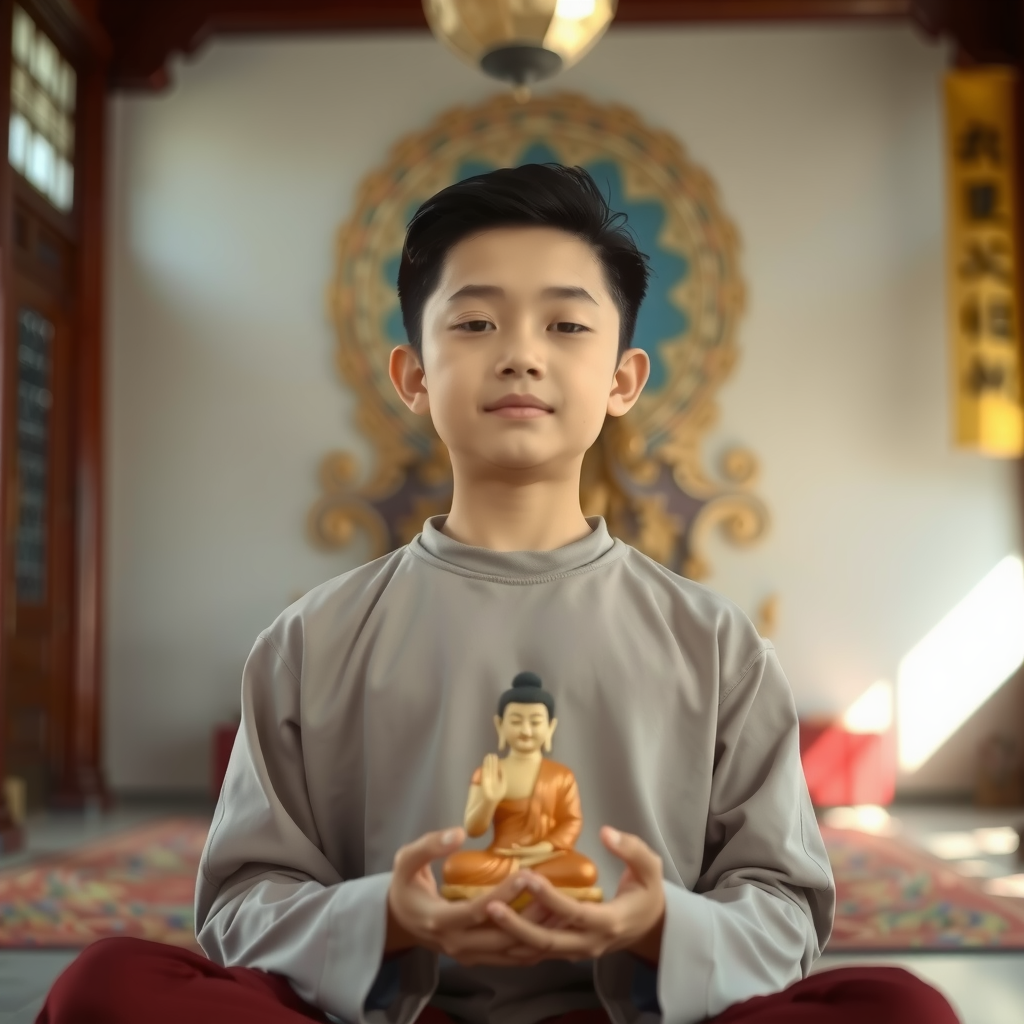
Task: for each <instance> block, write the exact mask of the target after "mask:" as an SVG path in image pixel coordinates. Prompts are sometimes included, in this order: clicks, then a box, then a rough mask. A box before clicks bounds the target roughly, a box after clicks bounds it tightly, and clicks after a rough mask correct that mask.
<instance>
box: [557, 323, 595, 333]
mask: <svg viewBox="0 0 1024 1024" xmlns="http://www.w3.org/2000/svg"><path fill="white" fill-rule="evenodd" d="M552 326H553V327H554V329H555V330H556V331H558V333H559V334H582V333H583V332H584V331H589V330H590V328H589V327H584V326H583V324H574V323H573V322H572V321H570V320H560V321H559V322H558V323H556V324H552Z"/></svg>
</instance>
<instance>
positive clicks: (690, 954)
mask: <svg viewBox="0 0 1024 1024" xmlns="http://www.w3.org/2000/svg"><path fill="white" fill-rule="evenodd" d="M646 283H647V265H646V261H645V258H644V257H643V256H642V255H641V254H640V253H639V252H638V251H637V248H636V246H635V244H634V242H633V241H632V239H631V237H630V236H629V235H628V234H627V233H626V232H625V231H624V230H622V228H621V227H619V226H618V221H617V219H616V217H615V216H614V215H613V214H612V213H611V212H610V211H609V209H608V207H607V205H606V203H605V201H604V199H603V198H602V196H601V193H600V191H599V189H598V188H597V186H596V185H595V184H594V182H593V181H592V180H591V179H590V178H589V176H588V175H587V174H586V173H585V172H584V171H582V170H580V169H569V168H564V167H555V166H538V165H531V166H526V167H521V168H518V169H515V170H501V171H495V172H494V173H492V174H487V175H482V176H479V177H476V178H470V179H468V180H466V181H464V182H461V183H459V184H457V185H453V186H451V187H450V188H447V189H445V190H444V191H442V192H440V193H439V194H438V195H436V196H434V197H433V198H432V199H430V200H429V201H428V202H426V203H425V204H424V205H423V206H422V207H421V208H420V210H419V212H418V213H417V214H416V216H415V217H414V218H413V220H412V222H411V224H410V226H409V230H408V235H407V238H406V244H405V249H404V252H403V257H402V265H401V270H400V273H399V294H400V298H401V304H402V313H403V317H404V320H405V326H406V331H407V333H408V338H409V344H408V345H403V346H400V347H399V348H397V349H395V350H394V352H393V353H392V356H391V378H392V380H393V382H394V385H395V387H396V388H397V389H398V392H399V393H400V395H401V396H402V398H403V400H404V401H405V402H406V404H407V405H408V406H409V408H410V409H411V410H413V412H415V413H418V414H421V415H429V416H430V417H431V418H432V420H433V423H434V425H435V427H436V429H437V432H438V434H439V435H440V437H441V439H442V440H443V441H444V443H445V444H446V445H447V447H448V450H449V452H450V453H451V461H452V469H453V472H454V482H455V483H454V494H453V498H452V508H451V512H450V513H449V514H448V515H447V516H439V517H436V518H434V519H430V520H428V521H427V522H426V523H425V524H424V527H423V532H422V533H421V534H420V535H419V536H417V537H416V538H415V539H414V540H413V541H412V543H411V544H409V545H408V546H407V547H404V548H402V549H400V550H398V551H395V552H393V553H391V554H389V555H386V556H385V557H383V558H380V559H377V560H376V561H374V562H371V563H369V564H368V565H364V566H362V567H360V568H358V569H355V570H353V571H351V572H349V573H346V574H345V575H343V576H341V577H339V578H337V579H335V580H332V581H330V582H329V583H326V584H324V585H323V586H321V587H319V588H317V589H316V590H314V591H312V592H311V593H310V594H308V595H307V596H306V597H304V598H302V600H300V601H298V602H297V603H296V604H294V605H292V606H291V607H290V608H288V609H287V610H286V611H285V612H284V613H283V614H282V615H281V616H280V617H279V618H278V620H277V621H276V622H275V623H274V625H272V626H271V627H270V628H269V629H268V630H266V631H265V632H264V633H263V634H262V635H261V636H260V638H259V639H258V640H257V642H256V646H255V647H254V649H253V651H252V654H251V655H250V657H249V660H248V662H247V663H246V666H245V672H244V676H243V682H242V726H241V730H240V732H239V735H238V740H237V741H236V744H235V749H234V752H233V754H232V757H231V764H230V768H229V770H228V775H227V780H226V782H225V785H224V789H223V792H222V794H221V798H220V803H219V805H218V808H217V812H216V815H215V818H214V822H213V826H212V829H211V832H210V837H209V840H208V841H207V845H206V850H205V852H204V855H203V860H202V865H201V870H200V875H199V882H198V888H197V892H196V918H197V929H198V938H199V942H200V944H201V945H202V947H203V949H204V950H205V951H206V953H207V955H208V957H209V958H210V959H209V960H204V959H202V958H201V957H198V956H197V955H196V954H193V953H190V952H188V951H184V950H177V949H173V948H171V947H167V946H159V945H156V944H153V943H144V942H141V941H139V940H131V939H122V940H108V941H107V942H104V943H98V944H97V945H95V946H93V947H91V948H90V949H89V950H87V951H86V952H85V953H84V954H83V955H82V956H81V957H80V958H79V960H78V961H77V962H76V963H75V965H73V966H72V967H71V968H70V969H69V971H68V972H67V973H66V974H65V975H64V976H63V977H62V978H61V979H59V980H58V982H57V984H56V985H55V987H54V990H53V992H52V993H51V996H50V999H49V1002H48V1004H47V1007H46V1008H44V1010H43V1012H42V1014H41V1016H40V1021H44V1022H49V1024H57V1022H61V1024H63V1022H71V1021H74V1022H75V1024H82V1022H86V1021H103V1022H104V1024H119V1022H125V1024H128V1022H131V1024H140V1022H149V1024H156V1022H162V1021H167V1022H172V1021H173V1022H175V1024H179V1022H186V1024H207V1022H209V1024H213V1022H217V1024H221V1022H225V1021H246V1022H268V1024H269V1022H275V1024H284V1022H286V1021H292V1022H298V1021H301V1020H304V1019H310V1018H311V1019H315V1020H324V1019H331V1020H335V1019H339V1020H344V1021H349V1022H352V1024H356V1022H358V1024H411V1022H412V1021H413V1020H415V1019H416V1018H417V1016H420V1017H421V1019H424V1020H428V1021H431V1022H433V1024H440V1022H444V1021H447V1020H449V1019H451V1020H455V1021H465V1022H467V1024H536V1022H539V1021H543V1020H548V1019H551V1018H556V1017H558V1018H560V1017H564V1016H565V1015H571V1017H572V1019H573V1020H575V1021H577V1022H578V1024H586V1022H592V1024H597V1022H601V1021H606V1020H607V1019H608V1018H611V1020H612V1021H614V1022H615V1024H632V1022H634V1021H637V1020H638V1019H639V1018H640V1017H643V1018H644V1019H645V1020H646V1021H656V1020H657V1018H658V1017H659V1016H660V1017H661V1018H663V1019H664V1021H665V1024H689V1022H694V1021H700V1020H705V1019H707V1018H709V1017H714V1018H715V1019H716V1020H719V1021H723V1022H724V1021H744V1022H757V1024H767V1022H774V1021H779V1022H782V1021H785V1022H787V1024H791V1022H803V1021H808V1022H809V1021H815V1022H825V1021H828V1022H833V1024H839V1022H854V1021H856V1022H862V1021H864V1020H867V1019H870V1020H872V1022H873V1024H883V1022H896V1021H899V1022H900V1024H914V1022H920V1024H924V1022H927V1024H945V1022H952V1021H954V1020H955V1019H956V1018H955V1016H954V1015H953V1013H952V1011H951V1010H950V1009H949V1007H948V1005H947V1004H946V1003H945V1001H944V1000H943V999H942V997H941V996H939V995H938V993H936V992H934V991H933V990H932V989H929V988H928V987H927V986H925V985H923V984H922V983H920V982H918V981H917V980H916V979H914V978H913V977H911V976H910V975H909V974H906V973H904V972H902V971H898V970H893V969H888V970H887V969H849V970H842V971H831V972H826V973H823V974H820V975H816V976H814V977H811V978H807V977H806V976H807V974H808V971H809V969H810V967H811V965H812V963H813V962H814V960H815V958H816V957H817V956H818V954H819V952H820V950H821V947H822V946H823V945H824V943H825V940H826V939H827V937H828V933H829V929H830V927H831V920H832V912H833V905H834V889H833V884H832V876H831V872H830V869H829V864H828V860H827V857H826V854H825V849H824V847H823V845H822V841H821V837H820V835H819V832H818V829H817V826H816V824H815V819H814V814H813V812H812V809H811V805H810V802H809V800H808V796H807V791H806V788H805V785H804V781H803V776H802V773H801V768H800V758H799V751H798V742H797V719H796V713H795V711H794V706H793V700H792V697H791V694H790V691H789V687H788V685H787V683H786V680H785V678H784V676H783V673H782V670H781V668H780V667H779V664H778V662H777V660H776V657H775V652H774V650H773V648H772V646H771V644H770V643H768V642H766V641H764V640H762V639H761V637H760V636H758V634H757V632H756V630H755V629H754V628H753V626H752V625H751V624H750V623H749V622H748V620H747V619H746V618H745V616H744V615H743V614H742V613H741V612H740V611H739V610H738V609H737V608H735V607H734V606H733V605H732V604H730V603H729V602H728V601H726V600H724V599H723V598H721V597H719V596H717V595H716V594H714V593H713V592H712V591H710V590H707V589H705V588H704V587H701V586H698V585H696V584H694V583H691V582H690V581H688V580H686V579H683V578H681V577H679V576H677V575H675V574H674V573H672V572H670V571H669V570H667V569H665V568H664V567H663V566H661V565H659V564H657V563H655V562H653V561H652V560H650V559H649V558H647V557H645V556H644V555H642V554H640V553H639V552H638V551H636V550H634V549H633V548H631V547H629V546H628V545H626V544H623V543H622V542H621V541H618V540H614V539H613V538H612V537H611V536H609V534H608V531H607V529H606V527H605V524H604V522H603V521H602V520H601V519H600V518H591V519H585V518H584V516H583V514H582V512H581V510H580V501H579V484H580V469H581V465H582V461H583V456H584V453H585V452H586V450H587V449H588V448H589V447H590V445H591V444H593V442H594V441H595V439H596V438H597V436H598V433H599V431H600V429H601V425H602V423H603V421H604V418H605V416H608V415H611V416H621V415H623V414H624V413H626V412H627V411H628V410H629V409H630V407H631V406H632V405H633V404H634V403H635V402H636V400H637V398H638V396H639V394H640V392H641V389H642V388H643V386H644V383H645V381H646V379H647V374H648V369H649V366H648V358H647V355H646V354H645V353H644V352H643V351H642V350H640V349H636V348H631V347H630V342H631V339H632V335H633V328H634V325H635V323H636V317H637V311H638V309H639V307H640V303H641V301H642V299H643V296H644V292H645V289H646ZM521 670H529V671H533V672H536V673H537V674H538V675H539V676H540V677H541V679H543V681H544V686H545V687H546V688H547V689H549V690H550V691H551V692H552V693H553V694H554V696H555V698H556V699H557V701H558V708H559V713H558V719H559V727H558V733H557V740H556V741H555V744H556V750H557V757H558V760H559V761H560V762H564V763H565V765H567V766H568V767H569V768H570V769H571V771H572V772H573V773H574V775H575V777H576V779H577V780H578V783H579V793H580V797H581V800H582V807H583V821H584V825H583V833H582V835H581V837H580V839H579V841H578V843H577V849H578V850H579V851H580V853H581V854H583V855H584V856H585V857H586V858H589V860H591V861H593V862H594V863H595V864H596V866H597V868H598V871H599V880H600V884H601V885H603V886H604V888H605V891H606V894H607V896H608V897H610V898H606V902H604V903H601V904H594V903H580V902H576V901H574V900H571V899H569V898H567V897H565V896H564V895H562V894H560V893H558V892H557V891H556V890H555V889H554V888H553V887H552V885H551V884H550V882H549V881H547V880H546V879H544V878H543V877H541V875H539V874H534V873H532V872H529V871H526V870H519V871H516V872H513V873H512V874H510V875H509V876H508V877H507V878H505V880H504V881H502V882H501V883H500V884H499V885H498V886H497V888H496V889H495V890H494V891H493V892H492V893H490V894H488V895H483V896H479V897H477V898H475V899H471V900H468V901H463V902H447V901H445V900H444V899H443V898H442V897H441V896H440V895H439V893H438V888H437V884H436V882H435V876H434V873H433V870H432V863H433V862H434V861H436V860H438V859H439V858H442V857H445V856H446V855H448V854H450V853H452V852H453V851H455V850H457V849H458V848H459V847H460V846H461V844H462V842H463V840H464V838H465V836H464V833H463V830H462V829H461V828H457V827H453V826H454V824H455V823H457V822H459V821H460V820H461V819H462V810H463V801H464V799H465V793H466V786H467V783H468V781H469V779H470V777H471V775H472V773H473V771H474V769H475V768H477V767H478V766H479V765H480V764H481V761H482V759H483V757H484V756H485V755H486V754H487V753H488V751H490V750H492V749H493V742H494V741H493V727H492V725H491V721H492V718H493V714H494V707H495V703H496V700H497V698H498V695H499V694H500V693H501V692H502V691H504V690H505V689H506V688H507V687H508V686H509V682H510V680H511V679H512V677H513V676H515V675H516V674H517V673H518V672H520V671H521ZM616 886H617V889H616ZM524 889H528V890H529V891H530V893H531V894H532V895H533V902H532V904H531V905H530V906H529V907H528V908H527V909H526V910H525V911H524V912H523V913H522V914H516V913H514V912H512V911H511V910H510V909H509V908H508V906H507V903H508V902H510V901H511V900H513V899H514V898H515V897H516V896H517V895H518V894H520V893H521V892H522V891H523V890H524ZM221 965H224V966H221ZM229 965H230V966H229ZM801 979H803V980H801ZM787 986H788V988H787ZM716 1015H719V1016H716ZM584 1018H585V1020H584Z"/></svg>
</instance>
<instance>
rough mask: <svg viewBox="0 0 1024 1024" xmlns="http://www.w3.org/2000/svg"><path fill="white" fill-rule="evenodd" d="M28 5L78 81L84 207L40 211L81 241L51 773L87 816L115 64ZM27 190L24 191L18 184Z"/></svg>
mask: <svg viewBox="0 0 1024 1024" xmlns="http://www.w3.org/2000/svg"><path fill="white" fill-rule="evenodd" d="M13 6H14V4H13V0H0V103H2V105H0V109H4V110H8V111H9V110H10V80H11V38H10V37H11V18H12V10H13ZM21 6H23V7H24V8H25V10H27V11H28V12H29V13H30V14H31V15H32V17H33V18H34V19H35V20H36V22H37V24H39V25H40V27H41V28H42V29H43V30H44V31H45V32H46V33H47V34H48V35H49V36H50V38H51V39H53V40H54V42H56V43H57V44H58V46H59V47H60V48H61V50H62V52H63V53H64V54H65V56H66V57H67V58H68V59H70V60H71V62H72V63H73V64H74V66H75V69H76V72H77V74H78V83H79V89H78V111H77V115H76V117H77V130H76V137H77V143H76V153H77V156H76V161H75V163H76V171H75V204H74V211H73V214H72V215H71V218H70V220H68V219H67V218H64V217H63V216H62V215H61V214H59V213H57V212H56V211H54V210H50V209H49V207H47V206H46V204H45V203H43V202H42V201H40V203H37V204H36V206H37V209H38V212H39V213H40V214H41V215H42V216H43V217H44V218H45V219H48V220H49V221H50V222H51V224H52V226H54V227H56V228H58V230H62V231H63V232H65V233H67V234H70V235H71V236H72V237H73V238H74V241H75V246H76V260H75V267H74V271H73V273H74V278H73V280H74V293H75V295H74V304H75V316H74V321H73V326H72V331H73V336H74V344H73V346H72V347H73V353H74V354H73V361H72V365H71V367H70V373H71V379H72V390H73V394H72V401H71V419H72V424H73V426H72V431H71V435H72V452H71V461H72V474H73V482H72V487H73V505H74V536H73V543H72V560H73V577H72V584H71V587H72V598H71V635H70V646H71V657H70V672H69V673H68V678H67V680H66V685H67V697H68V720H67V727H66V729H65V730H64V735H63V737H62V750H61V751H60V754H59V756H58V757H56V758H55V763H54V764H53V766H52V767H53V770H54V775H55V777H54V779H53V783H54V791H53V795H52V798H53V802H54V803H56V804H59V805H61V806H65V807H83V806H86V805H88V804H91V803H97V802H103V801H105V799H106V787H105V784H104V779H103V771H102V762H101V744H100V733H101V713H102V707H101V672H102V663H101V636H102V629H103V623H102V609H103V606H102V598H103V585H102V584H103V580H102V576H103V573H102V568H103V533H102V523H103V519H102V517H103V345H102V331H103V200H104V189H105V180H104V148H105V144H106V143H105V120H106V83H107V67H108V63H109V59H110V54H111V47H110V42H109V39H108V38H107V36H106V33H105V32H104V31H103V29H102V27H101V26H100V25H99V24H98V23H96V22H93V21H90V20H89V19H87V18H85V17H84V16H83V15H82V14H81V13H80V11H79V10H78V8H77V7H75V6H73V5H72V4H71V3H69V2H68V0H21ZM16 182H17V185H16ZM16 187H18V188H19V190H20V182H18V180H17V172H15V171H14V170H13V169H12V168H11V166H10V164H9V163H8V161H7V160H4V161H3V172H2V173H0V323H2V324H3V335H4V337H3V358H2V360H0V374H2V383H3V386H2V387H0V403H3V402H4V401H7V400H9V399H10V395H11V390H10V386H9V384H10V381H11V379H12V374H13V373H16V369H17V368H16V365H15V361H14V356H15V351H14V350H15V348H16V346H15V344H14V343H13V339H12V337H11V333H10V332H11V328H10V324H11V323H12V322H13V320H12V317H13V310H11V309H10V305H11V302H12V298H13V284H14V263H13V250H14V245H13V230H14V217H13V213H14V194H15V188H16ZM12 423H13V418H12V417H11V416H10V415H8V410H7V409H6V408H5V407H4V406H3V405H2V404H0V515H2V516H3V517H4V520H3V521H4V530H3V537H2V539H0V623H7V622H8V621H9V620H8V616H9V615H11V614H12V612H13V608H14V602H15V595H14V594H13V592H12V591H13V574H12V571H11V565H12V556H13V551H12V549H11V536H12V533H11V531H10V530H9V529H7V524H8V521H9V520H8V517H9V516H11V515H12V514H13V509H12V495H11V494H10V493H9V492H8V482H9V481H10V479H11V469H12V468H13V462H12V460H13V459H14V457H15V450H14V444H15V438H14V437H13V436H11V435H12V433H13V431H12V430H11V424H12ZM7 654H8V652H7V650H6V627H5V628H0V718H2V716H3V714H4V710H3V709H4V706H5V682H6V678H5V677H6V671H7V664H8V662H7ZM4 744H5V736H4V730H3V729H0V780H2V779H3V778H5V777H6V772H5V771H4V765H5V757H4ZM22 841H23V836H22V833H21V830H20V829H19V828H18V827H17V826H15V824H14V823H13V821H12V819H11V816H10V813H9V809H8V807H7V804H6V798H5V794H4V793H3V791H2V790H0V852H8V851H10V850H12V849H17V848H18V847H19V846H20V845H21V843H22Z"/></svg>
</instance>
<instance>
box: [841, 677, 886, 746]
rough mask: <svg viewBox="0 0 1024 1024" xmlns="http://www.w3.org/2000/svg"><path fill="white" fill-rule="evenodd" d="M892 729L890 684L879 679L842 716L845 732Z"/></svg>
mask: <svg viewBox="0 0 1024 1024" xmlns="http://www.w3.org/2000/svg"><path fill="white" fill-rule="evenodd" d="M891 727H892V683H888V682H886V681H885V680H884V679H879V680H878V682H877V683H872V684H871V686H869V687H868V688H867V689H866V690H865V691H864V692H863V693H862V694H861V695H860V696H859V697H858V698H857V699H856V700H855V701H854V702H853V703H852V704H851V705H850V706H849V707H848V708H847V709H846V713H845V714H844V715H843V728H844V729H845V730H846V731H847V732H856V733H877V732H888V731H889V729H890V728H891Z"/></svg>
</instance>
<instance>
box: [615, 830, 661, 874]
mask: <svg viewBox="0 0 1024 1024" xmlns="http://www.w3.org/2000/svg"><path fill="white" fill-rule="evenodd" d="M601 841H602V842H603V843H604V845H605V846H607V847H608V849H609V850H611V852H612V853H614V854H615V856H616V857H618V858H620V859H621V860H623V861H625V863H626V864H627V865H628V866H629V867H630V868H631V869H632V870H633V874H634V875H635V876H636V878H637V881H638V882H640V884H641V885H644V886H648V885H652V884H654V883H656V882H660V881H661V877H662V875H661V858H660V857H659V856H658V855H657V854H656V853H655V852H654V851H653V850H652V849H651V848H650V847H649V846H648V845H647V844H646V843H645V842H644V841H643V840H642V839H641V838H640V837H639V836H634V835H631V834H630V833H629V832H620V831H619V830H618V829H615V828H610V827H609V826H608V825H605V827H604V828H603V829H601Z"/></svg>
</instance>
